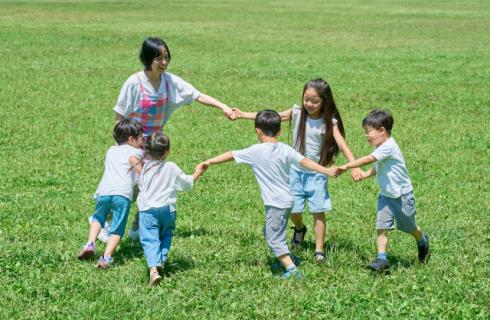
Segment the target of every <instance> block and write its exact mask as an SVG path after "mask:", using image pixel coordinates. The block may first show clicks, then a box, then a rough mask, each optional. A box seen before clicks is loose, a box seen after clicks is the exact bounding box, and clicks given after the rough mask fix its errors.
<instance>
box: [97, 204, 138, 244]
mask: <svg viewBox="0 0 490 320" xmlns="http://www.w3.org/2000/svg"><path fill="white" fill-rule="evenodd" d="M130 209H131V200H129V199H128V198H126V197H123V196H98V197H97V198H96V199H95V212H94V214H93V216H92V219H93V220H96V221H97V222H98V223H100V225H101V226H102V227H103V226H104V224H105V221H106V219H107V216H108V215H109V213H111V211H112V222H111V226H110V227H109V236H111V235H113V234H116V235H118V236H121V237H122V236H123V235H124V231H125V229H126V223H127V222H128V215H129V210H130Z"/></svg>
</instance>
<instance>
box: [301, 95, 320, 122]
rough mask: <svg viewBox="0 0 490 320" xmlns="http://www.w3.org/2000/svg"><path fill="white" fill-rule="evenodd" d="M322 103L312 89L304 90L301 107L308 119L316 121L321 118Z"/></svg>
mask: <svg viewBox="0 0 490 320" xmlns="http://www.w3.org/2000/svg"><path fill="white" fill-rule="evenodd" d="M322 102H323V100H322V98H321V97H320V96H319V95H318V93H317V92H316V90H315V89H314V88H307V89H306V90H305V93H304V94H303V107H304V108H305V110H306V112H307V113H308V116H309V117H310V118H313V119H318V118H320V117H321V116H322Z"/></svg>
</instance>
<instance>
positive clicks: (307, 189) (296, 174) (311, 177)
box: [289, 169, 332, 213]
mask: <svg viewBox="0 0 490 320" xmlns="http://www.w3.org/2000/svg"><path fill="white" fill-rule="evenodd" d="M289 181H290V184H291V192H292V194H293V201H294V204H293V209H292V212H293V213H302V212H303V211H304V210H305V203H306V201H308V208H309V209H310V213H320V212H326V211H330V210H332V203H331V202H330V194H329V193H328V177H327V176H326V175H323V174H321V173H316V172H301V171H296V170H293V169H291V171H290V174H289Z"/></svg>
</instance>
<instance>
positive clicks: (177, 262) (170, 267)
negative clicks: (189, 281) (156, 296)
mask: <svg viewBox="0 0 490 320" xmlns="http://www.w3.org/2000/svg"><path fill="white" fill-rule="evenodd" d="M193 268H194V262H193V261H192V260H190V259H188V258H186V257H170V258H169V259H168V260H167V261H166V262H165V266H164V268H163V275H164V277H166V278H171V277H173V276H174V275H175V274H176V273H178V272H183V271H187V270H191V269H193Z"/></svg>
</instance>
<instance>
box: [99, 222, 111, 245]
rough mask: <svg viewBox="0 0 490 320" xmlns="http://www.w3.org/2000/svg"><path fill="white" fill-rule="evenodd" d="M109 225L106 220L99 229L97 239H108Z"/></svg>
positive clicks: (104, 240)
mask: <svg viewBox="0 0 490 320" xmlns="http://www.w3.org/2000/svg"><path fill="white" fill-rule="evenodd" d="M109 226H110V224H109V223H108V222H107V221H106V222H105V223H104V228H102V229H100V232H99V235H98V236H97V239H99V241H102V242H104V243H107V240H109Z"/></svg>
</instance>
